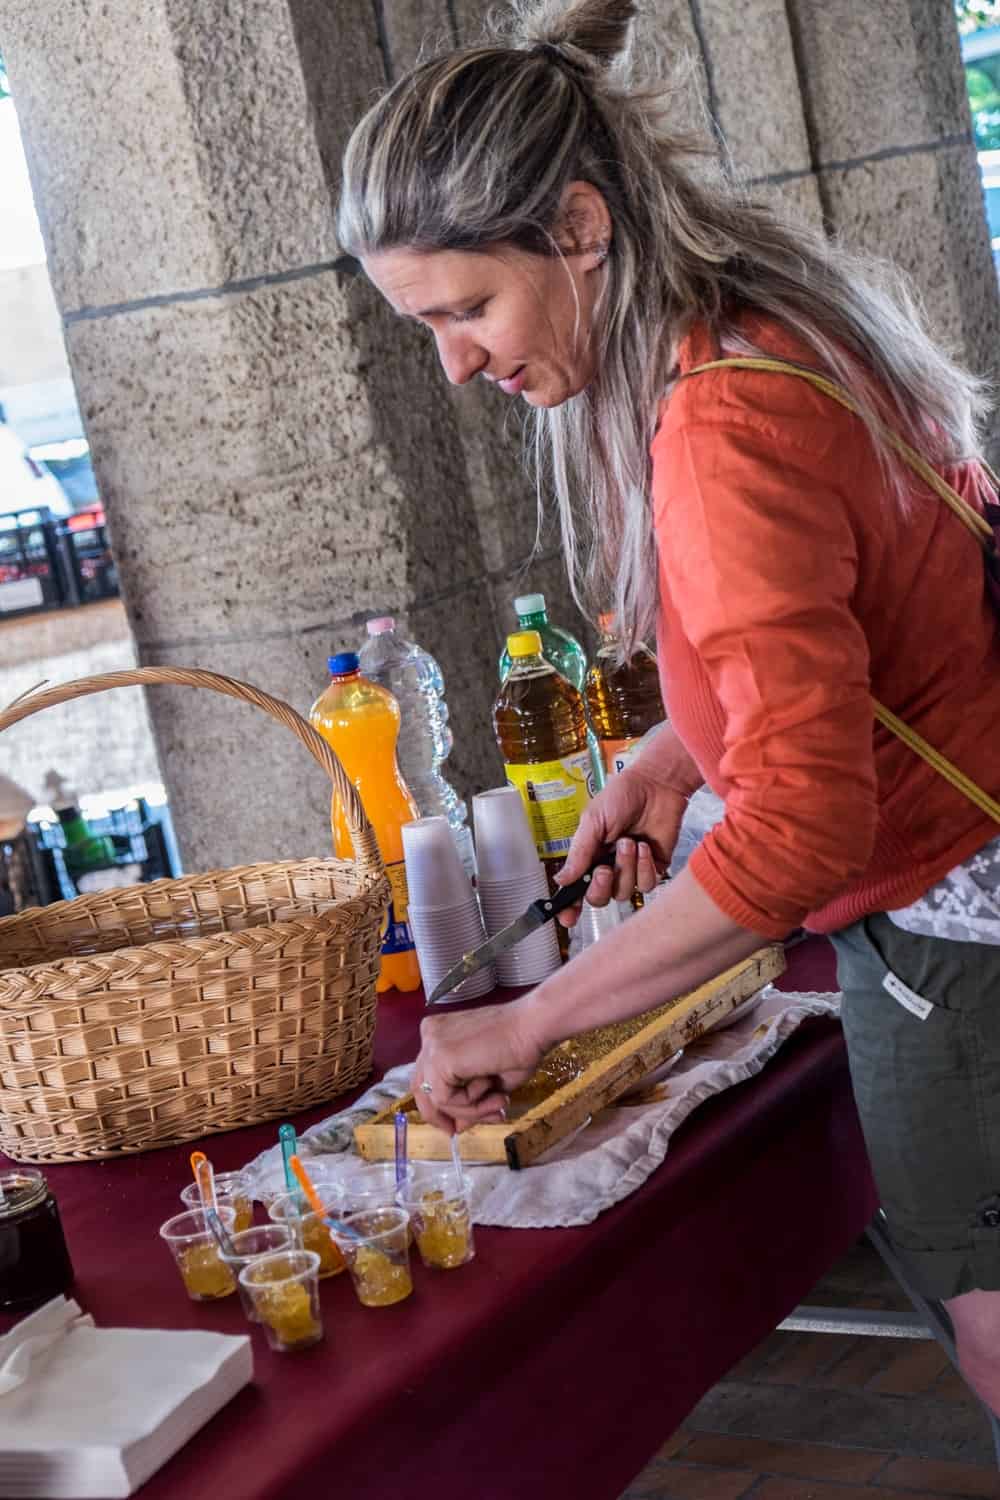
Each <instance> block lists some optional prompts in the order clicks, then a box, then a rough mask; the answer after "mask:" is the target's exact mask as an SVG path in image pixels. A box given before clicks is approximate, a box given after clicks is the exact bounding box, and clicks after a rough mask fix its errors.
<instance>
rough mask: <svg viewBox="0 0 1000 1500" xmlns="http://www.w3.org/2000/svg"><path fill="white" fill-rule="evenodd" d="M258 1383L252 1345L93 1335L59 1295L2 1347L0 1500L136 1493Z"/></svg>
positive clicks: (144, 1332)
mask: <svg viewBox="0 0 1000 1500" xmlns="http://www.w3.org/2000/svg"><path fill="white" fill-rule="evenodd" d="M252 1378H253V1355H252V1354H251V1350H250V1340H249V1338H245V1337H240V1338H235V1337H232V1336H231V1335H229V1334H222V1333H199V1332H196V1331H194V1330H190V1331H187V1330H185V1331H175V1332H159V1331H157V1330H150V1329H143V1328H95V1327H94V1323H93V1319H92V1318H89V1317H85V1316H83V1315H81V1312H80V1308H79V1307H78V1306H77V1304H76V1303H75V1302H73V1301H72V1300H69V1299H67V1298H65V1297H57V1298H55V1300H54V1301H52V1302H47V1303H46V1304H45V1306H44V1307H40V1308H39V1309H38V1311H37V1312H35V1313H32V1314H31V1316H30V1317H27V1318H25V1319H23V1321H22V1322H20V1323H19V1324H18V1325H17V1327H16V1328H15V1329H14V1330H13V1331H12V1332H11V1333H8V1334H7V1335H6V1336H5V1337H4V1338H0V1496H4V1497H17V1500H22V1497H30V1496H39V1497H41V1496H44V1497H46V1500H87V1497H91V1496H101V1497H109V1500H110V1497H117V1496H119V1495H131V1494H132V1493H133V1491H135V1490H137V1489H138V1488H139V1486H140V1485H141V1484H143V1483H145V1481H146V1480H147V1479H148V1478H149V1476H150V1474H153V1473H155V1472H156V1470H157V1469H158V1468H160V1466H161V1465H162V1464H164V1463H166V1461H167V1459H168V1458H170V1457H171V1455H172V1454H174V1453H176V1452H177V1450H178V1449H179V1448H182V1447H183V1446H184V1444H185V1443H186V1442H187V1441H188V1439H189V1438H190V1437H192V1436H193V1435H194V1433H196V1432H197V1431H198V1428H199V1427H201V1426H203V1425H204V1423H205V1422H207V1421H208V1419H209V1417H213V1416H214V1415H215V1413H216V1412H217V1411H219V1409H220V1408H221V1407H223V1406H225V1404H226V1402H227V1401H229V1400H231V1398H232V1397H233V1396H235V1395H236V1392H237V1391H239V1390H242V1388H243V1386H245V1385H247V1384H248V1382H249V1381H250V1380H251V1379H252Z"/></svg>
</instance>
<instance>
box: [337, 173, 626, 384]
mask: <svg viewBox="0 0 1000 1500" xmlns="http://www.w3.org/2000/svg"><path fill="white" fill-rule="evenodd" d="M602 203H603V200H602ZM609 232H610V231H609ZM598 233H600V231H598ZM579 243H580V240H579V236H577V237H576V238H575V239H571V240H570V242H569V244H568V248H566V249H565V250H564V253H563V254H562V255H551V256H546V255H532V254H530V253H529V252H527V251H525V250H519V249H516V248H515V247H513V246H511V245H497V246H495V247H494V248H493V249H491V250H489V251H484V252H473V251H468V250H434V251H429V252H423V251H419V250H414V249H410V248H406V247H404V248H401V249H397V250H382V251H379V252H378V253H376V254H373V255H369V256H366V257H365V258H364V261H363V264H364V268H365V271H366V273H367V274H368V276H369V278H370V279H371V281H372V282H373V283H374V284H375V286H376V287H377V288H378V290H379V291H380V292H381V293H382V295H383V296H384V297H385V299H386V301H387V302H389V303H390V304H391V306H392V307H393V308H394V309H395V311H396V312H397V313H399V314H400V315H401V316H402V317H405V318H412V319H414V320H415V321H416V322H418V323H420V324H422V325H423V326H424V327H425V328H429V329H430V331H431V333H432V334H433V335H434V339H435V342H436V343H437V350H438V355H439V357H440V360H441V364H442V366H443V368H444V372H445V374H446V375H447V377H448V379H449V380H450V381H451V382H452V383H453V384H454V385H464V384H465V383H466V381H468V380H471V379H472V378H473V376H475V375H481V376H482V377H483V378H484V380H489V381H491V382H493V384H495V385H498V386H499V387H500V389H501V390H502V391H504V392H505V393H506V394H507V395H508V396H522V397H523V398H524V400H525V401H527V402H528V404H529V405H531V406H546V407H548V406H560V405H561V404H562V402H564V401H567V400H568V399H569V398H570V396H576V395H578V394H579V392H580V391H582V390H583V388H584V387H585V386H586V385H588V384H589V382H590V381H591V380H592V379H593V378H594V374H595V371H596V349H595V340H594V339H592V338H591V327H592V322H593V313H594V307H595V304H596V302H597V298H598V296H599V294H600V291H601V289H602V287H603V285H604V280H605V275H606V273H605V270H604V255H602V247H604V246H606V243H607V237H603V238H594V237H593V236H592V235H591V236H589V243H586V242H585V243H584V244H583V246H582V247H580V248H577V247H578V246H579ZM605 253H606V251H605Z"/></svg>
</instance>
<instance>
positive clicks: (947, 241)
mask: <svg viewBox="0 0 1000 1500" xmlns="http://www.w3.org/2000/svg"><path fill="white" fill-rule="evenodd" d="M684 4H685V7H686V8H689V10H690V14H691V16H692V18H693V23H694V25H695V29H696V31H697V35H698V43H699V50H700V53H701V57H702V60H703V65H704V72H705V77H706V83H707V97H708V102H709V106H710V108H711V110H712V113H713V115H714V117H715V119H716V121H717V123H718V126H719V128H720V131H721V133H722V134H723V135H724V137H725V139H726V142H727V143H728V146H729V149H730V150H731V152H732V154H733V156H734V157H735V158H736V160H737V161H738V162H739V163H742V164H744V165H745V166H746V167H747V168H748V169H749V173H750V179H751V182H753V183H754V184H755V185H756V186H757V187H758V188H759V189H760V190H761V191H765V192H773V193H778V194H780V195H781V196H782V198H783V199H785V201H790V202H794V203H795V204H796V205H797V206H798V207H799V208H800V209H802V210H803V211H805V213H806V214H807V215H808V216H809V217H811V218H813V219H815V220H816V221H817V222H822V223H823V224H824V225H825V227H826V229H827V230H828V232H830V233H832V234H836V235H838V236H840V237H841V238H842V239H843V241H844V242H845V243H846V244H847V245H849V246H851V247H852V248H857V249H859V250H863V251H867V252H870V253H871V254H874V255H879V256H887V257H891V258H892V259H894V260H895V261H897V262H898V263H899V264H900V265H901V266H902V267H903V269H904V270H905V271H907V272H908V273H909V275H910V277H911V278H912V280H913V283H914V285H915V287H916V289H917V292H918V294H919V295H920V297H921V299H922V301H923V303H924V305H925V307H926V310H927V314H928V317H929V320H930V324H931V326H932V328H933V330H934V332H935V333H936V334H937V336H938V337H939V338H941V339H942V340H943V341H944V342H945V343H946V344H948V345H949V347H950V348H951V349H952V350H953V351H954V352H955V353H956V354H957V355H958V357H959V358H960V359H962V360H963V361H965V362H966V363H967V364H968V365H969V366H970V367H971V368H972V369H973V370H975V371H976V372H977V373H979V374H982V375H990V376H993V375H995V374H996V372H997V370H998V367H1000V358H998V347H1000V346H998V334H1000V306H998V297H997V277H996V272H995V269H994V266H993V260H992V255H991V252H990V244H989V234H988V230H987V227H986V218H985V213H984V209H983V201H982V189H981V186H980V179H979V168H978V164H977V162H976V154H975V148H974V146H973V141H972V129H971V122H970V119H969V107H968V103H967V99H966V93H965V79H964V75H963V72H962V63H961V53H960V49H959V41H958V30H957V27H956V24H955V18H954V14H953V10H952V6H951V5H950V4H948V3H946V0H883V3H880V4H878V5H862V4H858V3H856V0H787V3H786V0H755V3H754V4H753V5H746V4H744V3H742V0H684Z"/></svg>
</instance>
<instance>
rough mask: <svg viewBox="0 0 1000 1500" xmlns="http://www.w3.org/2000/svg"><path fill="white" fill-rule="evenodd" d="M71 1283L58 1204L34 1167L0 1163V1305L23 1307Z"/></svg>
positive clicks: (9, 1308)
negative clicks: (8, 1165) (2, 1166)
mask: <svg viewBox="0 0 1000 1500" xmlns="http://www.w3.org/2000/svg"><path fill="white" fill-rule="evenodd" d="M72 1285H73V1267H72V1265H71V1264H70V1258H69V1251H68V1250H67V1248H66V1239H65V1236H64V1235H63V1231H62V1224H61V1223H60V1220H59V1209H58V1207H57V1206H56V1200H55V1198H53V1196H52V1193H51V1191H50V1189H49V1185H48V1183H47V1182H46V1180H45V1178H44V1177H43V1176H42V1174H41V1172H39V1171H37V1170H36V1169H35V1168H34V1167H4V1168H0V1308H3V1309H4V1310H6V1311H10V1312H27V1311H28V1310H29V1309H30V1308H32V1307H40V1306H41V1304H42V1303H43V1302H48V1300H49V1299H50V1297H58V1296H59V1295H60V1293H62V1292H67V1291H69V1289H70V1287H71V1286H72Z"/></svg>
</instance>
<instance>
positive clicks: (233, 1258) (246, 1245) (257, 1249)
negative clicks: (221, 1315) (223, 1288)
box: [219, 1224, 295, 1323]
mask: <svg viewBox="0 0 1000 1500" xmlns="http://www.w3.org/2000/svg"><path fill="white" fill-rule="evenodd" d="M231 1238H232V1242H233V1251H234V1252H235V1253H234V1254H232V1255H227V1254H226V1252H225V1250H220V1251H219V1259H220V1260H221V1261H222V1262H223V1264H224V1265H227V1266H228V1267H229V1269H230V1270H231V1271H232V1273H233V1275H234V1276H235V1277H236V1278H237V1283H238V1285H239V1293H240V1301H241V1302H242V1304H243V1311H244V1312H245V1313H246V1315H247V1317H248V1318H249V1319H250V1321H251V1323H252V1322H254V1321H255V1320H256V1316H257V1314H256V1310H255V1308H254V1303H253V1298H252V1297H251V1296H250V1295H249V1293H248V1292H247V1289H246V1287H245V1286H243V1285H242V1283H240V1282H239V1275H240V1272H241V1271H242V1270H243V1267H244V1266H248V1265H249V1264H250V1262H251V1261H252V1260H260V1258H261V1256H262V1255H274V1254H275V1253H276V1252H277V1251H279V1250H293V1249H294V1248H295V1246H294V1245H293V1244H292V1234H291V1230H290V1229H289V1228H288V1226H287V1225H286V1224H255V1225H253V1227H252V1228H250V1229H241V1230H239V1231H238V1232H237V1233H236V1234H234V1235H232V1236H231Z"/></svg>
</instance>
